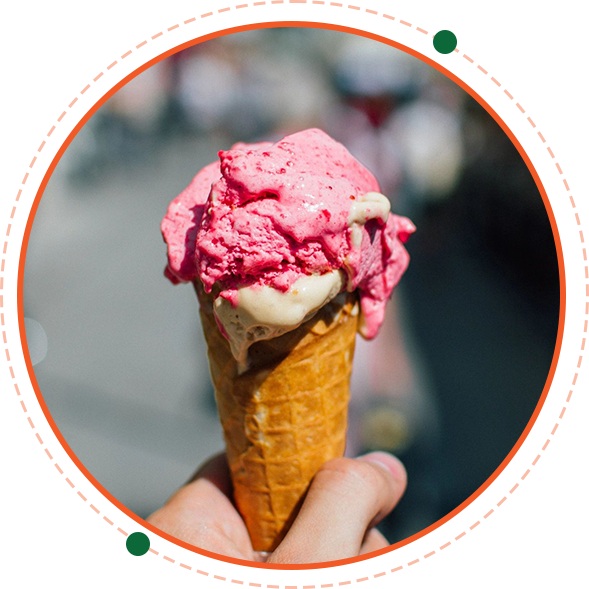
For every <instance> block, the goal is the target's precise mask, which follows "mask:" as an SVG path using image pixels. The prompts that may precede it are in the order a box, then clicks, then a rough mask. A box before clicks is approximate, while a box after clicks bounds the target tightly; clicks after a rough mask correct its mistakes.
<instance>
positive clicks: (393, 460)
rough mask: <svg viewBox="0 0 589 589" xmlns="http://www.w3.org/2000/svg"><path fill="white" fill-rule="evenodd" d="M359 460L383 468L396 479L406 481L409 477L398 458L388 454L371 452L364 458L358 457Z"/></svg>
mask: <svg viewBox="0 0 589 589" xmlns="http://www.w3.org/2000/svg"><path fill="white" fill-rule="evenodd" d="M358 460H365V461H366V462H372V463H373V464H378V465H379V466H380V467H381V468H384V469H385V470H387V471H388V472H390V473H391V474H392V475H393V477H394V478H395V479H405V478H406V477H407V473H406V471H405V467H404V466H403V463H402V462H401V461H400V460H399V459H398V458H397V457H396V456H393V455H392V454H388V453H387V452H370V453H369V454H364V456H358Z"/></svg>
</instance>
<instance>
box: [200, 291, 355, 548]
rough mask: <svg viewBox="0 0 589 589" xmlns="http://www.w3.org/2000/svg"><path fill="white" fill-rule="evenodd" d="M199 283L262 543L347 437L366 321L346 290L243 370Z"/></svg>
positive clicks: (227, 419)
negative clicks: (359, 338)
mask: <svg viewBox="0 0 589 589" xmlns="http://www.w3.org/2000/svg"><path fill="white" fill-rule="evenodd" d="M195 284H196V290H197V294H198V297H199V300H200V315H201V319H202V324H203V329H204V334H205V338H206V341H207V344H208V355H209V363H210V368H211V375H212V379H213V384H214V386H215V396H216V400H217V406H218V409H219V415H220V418H221V423H222V425H223V432H224V437H225V443H226V448H227V459H228V463H229V467H230V470H231V478H232V480H233V486H234V498H235V502H236V504H237V507H238V509H239V511H240V513H241V515H242V516H243V518H244V520H245V523H246V526H247V528H248V530H249V533H250V537H251V539H252V543H253V547H254V549H255V550H257V551H271V550H274V549H275V548H276V546H277V545H278V543H279V542H280V541H281V540H282V538H283V537H284V535H285V533H286V532H287V531H288V528H289V527H290V524H291V523H292V521H293V519H294V517H295V516H296V514H297V512H298V509H299V507H300V504H301V502H302V499H303V497H304V495H305V492H306V491H307V488H308V487H309V483H310V482H311V479H312V478H313V476H314V475H315V473H316V472H317V471H318V470H319V468H320V467H321V465H323V464H324V463H325V462H327V461H328V460H330V459H332V458H335V457H338V456H342V455H343V453H344V449H345V443H346V427H347V414H348V400H349V382H350V374H351V371H352V360H353V355H354V340H355V336H356V330H357V323H358V303H357V295H356V294H355V293H342V294H340V295H339V296H338V297H336V298H335V299H334V300H332V301H331V302H329V303H328V304H327V305H325V306H324V307H322V308H321V309H320V310H319V311H318V312H317V313H316V314H315V315H314V316H313V317H312V318H311V319H309V320H308V321H306V322H305V323H303V324H302V325H301V326H300V327H298V328H297V329H295V330H293V331H290V332H288V333H286V334H284V335H282V336H280V337H277V338H274V339H270V340H264V341H259V342H256V343H255V344H253V345H252V346H251V347H250V349H249V353H248V361H249V364H248V368H247V370H245V371H243V369H242V370H240V366H239V364H238V362H237V360H236V359H235V358H234V356H233V355H232V353H231V349H230V347H229V342H228V341H227V339H226V338H225V337H224V336H223V334H222V333H221V331H220V330H219V328H218V326H217V322H216V320H215V316H214V313H213V306H212V301H213V298H212V296H211V295H207V294H205V293H204V292H203V291H202V288H200V286H199V285H198V284H197V283H195Z"/></svg>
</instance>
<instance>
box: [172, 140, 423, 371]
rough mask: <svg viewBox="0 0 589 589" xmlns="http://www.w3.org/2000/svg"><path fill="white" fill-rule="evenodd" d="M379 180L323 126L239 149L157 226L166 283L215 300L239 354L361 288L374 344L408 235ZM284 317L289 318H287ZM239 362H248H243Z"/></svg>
mask: <svg viewBox="0 0 589 589" xmlns="http://www.w3.org/2000/svg"><path fill="white" fill-rule="evenodd" d="M379 190H380V188H379V185H378V182H377V181H376V179H375V178H374V176H373V175H372V174H371V173H370V172H369V171H368V170H367V169H366V168H365V167H364V166H362V164H360V163H359V162H358V161H357V160H356V159H355V158H354V157H353V156H352V155H351V154H350V153H349V152H348V151H347V149H346V148H345V147H344V146H343V145H341V144H340V143H338V142H336V141H334V140H333V139H331V138H330V137H329V136H328V135H326V134H325V133H324V132H322V131H320V130H318V129H309V130H307V131H302V132H300V133H295V134H293V135H289V136H287V137H285V138H284V139H282V140H280V141H278V142H277V143H274V144H271V143H259V144H251V145H247V144H241V143H239V144H236V145H234V146H233V147H232V148H231V149H230V150H228V151H221V152H219V162H215V163H212V164H210V165H208V166H206V167H205V168H204V169H203V170H201V171H200V172H199V173H198V174H197V175H196V177H195V178H194V179H193V181H192V182H191V184H190V185H189V186H188V187H187V188H186V189H185V190H184V191H183V192H182V193H181V194H180V195H179V196H178V197H177V198H176V199H174V201H172V203H171V204H170V206H169V208H168V212H167V214H166V216H165V218H164V220H163V222H162V232H163V235H164V239H165V241H166V242H167V244H168V266H167V268H166V275H167V277H168V278H169V279H170V280H172V282H174V283H178V282H190V281H195V280H197V279H198V280H200V281H201V282H202V286H203V288H204V290H205V292H211V291H212V292H213V294H214V295H215V297H216V302H215V313H216V317H217V321H218V323H219V327H220V328H221V330H222V331H223V333H224V335H225V336H226V337H227V338H228V339H229V340H230V342H231V343H232V351H233V353H234V355H235V356H236V357H237V356H243V354H244V353H247V345H244V342H246V344H247V343H248V342H249V343H250V344H251V343H253V341H256V340H258V339H268V338H270V337H275V336H277V335H280V334H281V333H284V332H285V331H288V330H291V329H294V328H296V327H298V325H300V324H301V323H302V322H303V321H305V320H306V319H307V318H309V317H310V316H311V315H312V314H313V313H314V312H316V311H317V310H318V309H319V308H320V307H321V306H323V305H324V304H326V303H327V302H329V301H330V300H331V299H333V298H334V297H335V296H336V295H337V294H338V293H339V292H343V291H353V290H357V292H358V294H359V298H360V308H361V321H360V328H359V331H360V333H361V334H362V335H363V336H364V337H365V338H367V339H371V338H373V337H374V336H375V335H376V334H377V332H378V329H379V327H380V325H381V323H382V321H383V318H384V310H385V305H386V302H387V300H388V298H389V297H390V295H391V293H392V291H393V288H394V287H395V286H396V284H397V283H398V281H399V280H400V278H401V276H402V274H403V272H404V271H405V269H406V268H407V264H408V262H409V255H408V254H407V251H406V250H405V248H404V246H403V243H405V242H406V241H407V239H408V238H409V236H410V234H411V233H413V231H414V230H415V227H414V226H413V224H412V223H411V221H410V220H409V219H407V218H405V217H400V216H397V215H394V214H392V213H390V205H389V202H388V199H386V197H384V196H383V195H382V194H380V193H379ZM287 310H288V312H287ZM241 360H243V358H241Z"/></svg>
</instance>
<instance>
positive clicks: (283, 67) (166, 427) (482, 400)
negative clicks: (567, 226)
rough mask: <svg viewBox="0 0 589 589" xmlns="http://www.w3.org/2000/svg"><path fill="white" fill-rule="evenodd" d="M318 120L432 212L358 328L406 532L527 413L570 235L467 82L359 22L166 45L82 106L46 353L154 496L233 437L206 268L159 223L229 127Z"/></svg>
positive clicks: (42, 272)
mask: <svg viewBox="0 0 589 589" xmlns="http://www.w3.org/2000/svg"><path fill="white" fill-rule="evenodd" d="M312 126H317V127H320V128H322V129H324V130H325V131H326V132H328V133H329V134H331V135H332V136H333V137H334V138H335V139H338V140H339V141H341V142H343V143H344V144H345V145H346V146H347V147H348V149H349V150H350V151H351V152H352V153H353V154H354V155H355V156H356V157H357V158H358V159H359V160H360V161H362V162H363V163H364V164H365V165H366V166H367V167H368V168H369V169H371V170H372V171H373V172H374V174H375V175H376V177H377V178H378V179H379V181H380V183H381V188H382V192H383V193H384V194H386V195H387V196H388V197H389V198H390V199H391V203H392V208H393V210H394V211H395V212H396V213H399V214H404V215H407V216H409V217H410V218H411V219H412V220H413V221H414V222H415V224H416V225H417V228H418V230H417V233H416V234H415V235H414V236H413V237H412V239H411V240H410V242H409V244H408V250H409V252H410V254H411V258H412V260H411V263H410V266H409V270H408V271H407V273H406V275H405V277H404V278H403V280H402V281H401V285H400V286H399V288H398V289H397V290H396V291H395V294H394V296H393V299H392V301H391V303H390V304H389V309H388V313H387V319H386V323H385V325H384V326H383V329H382V330H381V333H380V334H379V336H378V338H377V339H376V341H373V342H364V341H363V340H361V339H360V338H358V344H357V356H356V360H355V362H354V373H353V378H352V381H353V383H352V385H353V386H352V403H351V409H350V427H349V443H348V450H347V453H348V454H349V455H356V454H358V453H360V452H365V451H368V450H373V449H385V450H388V451H392V452H395V453H396V454H397V455H398V456H400V458H401V459H402V460H403V461H404V463H405V464H406V467H407V470H408V473H409V487H408V490H407V493H406V496H405V497H404V498H403V500H402V501H401V503H400V505H399V507H398V509H397V510H396V511H395V513H394V514H392V515H391V516H390V517H389V518H387V520H385V522H383V524H382V531H383V532H384V533H385V535H386V536H387V537H388V539H389V541H391V542H395V541H399V540H402V539H404V538H406V537H408V536H410V535H412V534H414V533H416V532H418V531H420V530H421V529H423V528H424V527H426V526H428V525H429V524H431V523H433V522H435V521H436V520H438V519H439V518H441V517H443V516H444V515H446V514H447V513H448V512H450V511H451V510H452V509H454V508H455V507H457V506H458V505H459V504H460V503H461V502H462V501H464V500H465V499H467V498H468V497H469V496H470V495H471V494H472V493H473V492H474V491H475V490H476V489H477V488H478V487H479V486H480V485H481V484H482V483H483V482H484V481H485V480H486V479H487V478H488V477H489V476H490V475H491V474H492V473H493V471H494V470H495V469H496V468H497V467H498V466H499V464H500V463H501V461H502V460H503V459H504V458H505V456H506V455H507V454H508V453H509V451H510V450H511V448H512V447H513V445H514V444H515V442H516V441H517V439H518V437H519V436H520V435H521V433H522V431H523V430H524V428H525V426H526V424H527V422H528V420H529V419H530V417H531V415H532V413H533V411H534V408H535V406H536V404H537V402H538V400H539V397H540V395H541V393H542V389H543V387H544V384H545V381H546V377H547V375H548V371H549V367H550V363H551V361H552V356H553V353H554V346H555V341H556V334H557V327H558V310H559V285H558V265H557V258H556V251H555V245H554V239H553V237H552V233H551V229H550V225H549V222H548V216H547V214H546V210H545V208H544V205H543V203H542V200H541V197H540V194H539V192H538V189H537V187H536V186H535V184H534V181H533V179H532V177H531V175H530V173H529V171H528V170H527V168H526V166H525V164H524V162H523V161H522V159H521V157H520V156H519V154H518V153H517V151H516V149H515V148H514V146H513V145H512V144H511V142H510V141H509V139H508V138H507V136H506V135H505V134H504V133H503V131H502V130H501V129H500V128H499V126H498V125H497V124H496V123H495V122H494V121H493V119H492V118H491V117H490V116H489V115H488V114H487V113H486V112H485V111H484V110H483V109H482V108H481V107H480V106H479V105H478V104H477V103H476V102H475V101H474V100H473V99H471V98H470V97H469V96H468V94H466V93H465V92H464V91H463V90H461V89H460V88H459V87H458V86H457V85H455V84H454V83H453V82H451V81H449V80H448V79H446V78H445V77H444V76H442V75H441V74H439V73H438V72H437V71H435V70H434V69H433V68H431V67H430V66H427V65H425V64H424V63H422V62H420V61H419V60H417V59H415V58H413V57H411V56H408V55H407V54H405V53H403V52H401V51H398V50H396V49H394V48H392V47H388V46H386V45H382V44H379V43H377V42H375V41H372V40H367V39H364V38H359V37H355V36H353V35H349V34H346V33H339V32H334V31H322V30H316V29H297V28H289V29H266V30H260V31H250V32H247V33H239V34H234V35H231V36H228V37H224V38H220V39H216V40H213V41H208V42H206V43H204V44H200V45H197V46H195V47H192V48H190V49H187V50H185V51H182V52H180V53H177V54H176V55H174V56H172V57H170V58H168V59H166V60H164V61H162V62H160V63H158V64H156V65H155V66H153V67H151V68H150V69H148V70H147V71H145V72H143V73H142V74H141V75H139V76H138V77H137V78H135V79H134V80H133V81H132V82H130V83H129V84H127V85H126V86H125V87H124V88H122V89H121V90H120V91H119V92H118V93H117V94H116V95H114V96H113V97H112V98H111V99H110V100H109V101H108V102H107V103H106V104H105V105H104V106H103V107H102V108H101V109H100V110H99V111H98V112H97V113H96V114H95V115H94V116H93V117H92V118H91V119H90V121H89V122H88V123H87V124H86V125H85V127H84V128H83V129H82V130H81V131H80V133H79V134H78V135H77V137H76V138H75V139H74V140H73V142H72V143H71V145H70V147H69V148H68V150H67V151H66V153H65V154H64V157H63V159H62V161H61V162H60V163H59V165H58V166H57V168H56V170H55V173H54V174H53V176H52V178H51V180H50V182H49V184H48V186H47V189H46V191H45V194H44V196H43V198H42V200H41V203H40V206H39V209H38V212H37V216H36V219H35V222H34V225H33V230H32V233H31V238H30V244H29V247H28V253H27V259H26V268H25V281H24V312H25V316H26V320H25V323H26V331H27V339H28V344H29V348H30V353H31V360H32V362H33V364H34V367H35V374H36V377H37V380H38V382H39V386H40V388H41V391H42V393H43V396H44V398H45V400H46V402H47V405H48V407H49V410H50V411H51V413H52V415H53V417H54V419H55V421H56V423H57V425H58V427H59V428H60V430H61V432H62V434H63V435H64V437H65V439H66V440H67V442H68V444H69V445H70V446H71V448H72V449H73V451H74V452H75V453H76V454H77V456H78V457H79V458H80V460H81V461H82V462H83V463H84V465H85V466H86V468H87V469H88V470H89V471H90V472H91V473H92V474H93V475H94V476H95V477H96V479H98V481H100V483H101V484H102V485H103V486H104V487H105V488H106V489H107V490H108V491H109V492H110V493H112V494H113V495H114V496H115V497H116V498H117V499H118V500H119V501H121V502H122V503H123V504H124V505H126V506H127V507H128V508H129V509H131V510H132V511H134V512H135V513H137V514H138V515H139V516H141V517H146V516H147V515H148V514H150V513H151V512H152V511H154V510H156V509H157V508H158V507H160V506H161V505H162V504H163V502H164V501H165V500H166V498H167V497H168V496H169V495H171V494H172V493H173V492H174V491H175V490H176V489H177V488H178V487H179V486H180V485H182V484H183V483H184V482H185V481H186V480H187V479H188V478H189V477H190V475H191V474H192V473H193V471H194V470H195V469H196V468H197V467H198V465H199V464H200V463H201V462H202V461H203V460H205V459H206V458H207V457H208V456H210V455H211V454H213V453H215V452H217V451H220V450H221V449H222V448H223V440H222V434H221V427H220V425H219V424H218V422H217V416H216V409H215V404H214V399H213V392H212V387H211V384H210V380H209V374H208V365H207V361H206V348H205V344H204V340H203V336H202V332H201V327H200V322H199V319H198V314H197V302H196V298H195V296H194V292H193V289H192V288H191V287H190V286H188V285H181V286H176V287H174V286H172V284H171V283H169V282H168V281H167V280H166V279H165V278H164V276H163V269H164V266H165V263H166V248H165V245H164V243H163V241H162V238H161V234H160V230H159V224H160V221H161V219H162V217H163V216H164V214H165V212H166V208H167V205H168V203H169V202H170V200H172V198H174V197H175V196H176V195H177V194H178V193H179V192H180V191H181V190H182V189H183V188H184V187H185V186H186V185H187V184H188V183H189V182H190V180H191V179H192V177H193V176H194V175H195V174H196V172H197V171H198V170H199V169H200V168H201V167H203V166H204V165H206V164H208V163H210V162H211V161H213V160H214V159H215V158H216V153H217V151H218V150H219V149H227V148H228V147H229V146H231V145H232V144H233V143H234V142H236V141H259V140H265V139H270V140H277V139H280V138H281V137H282V136H283V135H285V134H288V133H291V132H296V131H300V130H303V129H305V128H308V127H312Z"/></svg>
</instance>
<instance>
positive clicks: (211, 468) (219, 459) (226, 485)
mask: <svg viewBox="0 0 589 589" xmlns="http://www.w3.org/2000/svg"><path fill="white" fill-rule="evenodd" d="M197 479H207V480H209V481H210V482H211V483H213V485H215V487H217V489H219V491H221V493H223V494H224V495H227V497H231V494H232V492H233V487H232V484H231V475H230V474H229V465H228V464H227V456H226V455H225V452H221V453H220V454H217V455H215V456H213V457H212V458H210V459H209V460H207V461H206V462H205V463H204V464H203V465H202V466H201V467H200V468H199V469H198V470H197V471H196V472H195V473H194V474H193V475H192V477H191V478H190V480H189V481H188V483H192V482H193V481H196V480H197Z"/></svg>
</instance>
